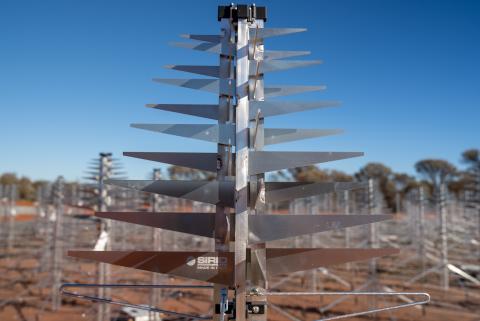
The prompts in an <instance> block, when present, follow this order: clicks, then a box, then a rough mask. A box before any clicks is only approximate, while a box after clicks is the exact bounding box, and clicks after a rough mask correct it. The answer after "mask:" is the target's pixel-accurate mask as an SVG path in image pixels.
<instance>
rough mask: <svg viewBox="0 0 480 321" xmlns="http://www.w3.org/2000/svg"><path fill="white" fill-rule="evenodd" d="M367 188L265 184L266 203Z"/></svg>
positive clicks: (361, 185) (338, 184)
mask: <svg viewBox="0 0 480 321" xmlns="http://www.w3.org/2000/svg"><path fill="white" fill-rule="evenodd" d="M365 187H366V183H365V182H265V202H266V203H277V202H282V201H290V200H294V199H297V198H304V197H310V196H315V195H321V194H327V193H335V192H343V191H347V190H354V189H359V188H365Z"/></svg>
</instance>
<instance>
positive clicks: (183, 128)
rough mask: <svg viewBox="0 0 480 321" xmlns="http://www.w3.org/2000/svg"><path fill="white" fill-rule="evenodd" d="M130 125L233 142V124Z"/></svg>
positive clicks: (214, 141) (184, 135) (224, 143)
mask: <svg viewBox="0 0 480 321" xmlns="http://www.w3.org/2000/svg"><path fill="white" fill-rule="evenodd" d="M130 126H131V127H134V128H140V129H145V130H149V131H154V132H158V133H163V134H169V135H175V136H180V137H186V138H193V139H198V140H203V141H207V142H213V143H220V144H223V145H234V144H235V125H232V124H216V125H207V124H131V125H130Z"/></svg>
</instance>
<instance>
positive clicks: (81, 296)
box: [59, 283, 213, 320]
mask: <svg viewBox="0 0 480 321" xmlns="http://www.w3.org/2000/svg"><path fill="white" fill-rule="evenodd" d="M68 288H94V289H96V288H134V289H213V286H210V285H170V284H85V283H65V284H62V286H61V287H60V289H59V291H60V293H61V294H62V295H65V296H70V297H75V298H79V299H84V300H89V301H93V302H99V303H108V304H113V305H118V306H124V307H129V308H135V309H139V310H145V311H149V312H158V313H165V314H171V315H176V316H179V317H186V318H190V319H195V320H211V319H212V317H211V316H206V317H205V316H199V315H193V314H187V313H181V312H175V311H171V310H165V309H160V308H157V307H152V306H147V305H140V304H133V303H129V302H125V301H115V300H112V299H110V298H102V297H97V296H93V295H86V294H79V293H77V292H71V291H67V290H66V289H68Z"/></svg>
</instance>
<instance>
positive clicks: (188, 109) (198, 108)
mask: <svg viewBox="0 0 480 321" xmlns="http://www.w3.org/2000/svg"><path fill="white" fill-rule="evenodd" d="M147 107H150V108H155V109H160V110H166V111H170V112H174V113H180V114H185V115H191V116H197V117H202V118H207V119H213V120H218V105H209V104H203V105H202V104H148V105H147Z"/></svg>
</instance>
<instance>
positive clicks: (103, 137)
mask: <svg viewBox="0 0 480 321" xmlns="http://www.w3.org/2000/svg"><path fill="white" fill-rule="evenodd" d="M256 3H257V5H266V6H267V7H268V18H269V20H268V22H267V26H269V27H306V28H308V32H306V33H303V34H298V35H292V36H286V37H282V38H277V39H272V40H268V42H267V43H266V48H270V49H289V50H311V51H312V55H311V56H310V58H311V59H322V60H324V62H325V63H324V64H322V65H318V66H315V67H313V68H308V69H298V70H294V71H287V72H282V73H274V74H268V75H267V76H266V81H267V83H270V84H311V85H314V84H326V85H327V86H328V89H327V91H326V92H318V93H310V94H308V95H298V96H292V97H289V98H288V99H295V100H331V99H336V100H341V101H342V106H341V107H340V108H331V109H325V110H317V111H310V112H305V113H298V114H291V115H288V116H279V117H272V118H268V119H267V121H266V123H267V126H269V127H299V128H343V129H345V133H344V134H343V135H340V136H335V137H327V138H321V139H310V140H305V141H301V142H297V143H289V144H282V145H276V146H275V147H274V148H273V147H272V148H270V149H271V150H316V151H364V152H365V154H366V156H365V157H363V158H354V159H351V160H345V161H338V162H334V163H330V164H326V165H325V166H322V167H324V168H335V169H340V170H344V171H347V172H354V171H356V170H358V168H360V167H361V166H363V165H364V164H366V163H367V162H370V161H379V162H383V163H385V164H386V165H388V166H390V167H392V168H393V169H394V170H396V171H401V172H408V173H414V170H413V165H414V163H415V162H416V161H417V160H419V159H422V158H443V159H447V160H449V161H451V162H453V163H455V164H457V165H458V164H459V158H460V153H461V151H463V150H465V149H467V148H479V147H480V146H479V145H480V143H479V141H480V129H479V127H480V111H479V107H480V106H479V103H480V81H479V75H480V62H479V61H480V2H478V1H404V0H403V1H397V0H389V1H376V0H375V1H374V0H365V1H358V0H336V1H257V2H256ZM218 4H224V3H223V2H219V1H185V0H183V1H168V2H167V1H165V2H163V1H121V0H116V1H93V0H91V1H87V0H82V1H63V0H61V1H60V0H59V1H53V0H47V1H33V0H32V1H22V0H11V1H10V0H2V1H1V3H0V119H1V126H0V137H1V138H0V151H1V152H0V172H6V171H13V172H16V173H18V174H20V175H28V176H30V177H32V178H34V179H40V178H44V179H51V178H54V177H55V176H57V175H59V174H63V175H64V176H65V177H66V178H67V179H78V178H80V177H82V176H83V174H82V172H83V171H84V169H85V168H86V166H87V162H88V161H89V159H91V158H93V157H95V156H96V155H97V154H98V152H100V151H111V152H113V153H114V154H115V155H117V156H118V158H121V160H122V163H123V164H124V166H125V168H126V170H127V171H128V173H129V176H130V177H131V178H138V179H144V178H145V177H147V175H148V174H149V173H150V171H151V170H152V168H154V167H156V166H158V165H157V164H155V163H152V162H148V161H142V160H136V159H130V158H127V157H123V156H121V153H122V152H123V151H214V150H215V146H214V145H212V144H208V143H200V142H198V141H195V140H188V139H183V138H176V137H172V136H168V135H160V134H155V133H150V132H147V131H142V130H139V129H134V128H130V127H129V124H130V123H134V122H150V123H208V121H206V120H204V119H201V118H195V117H188V116H182V115H179V114H178V115H177V114H174V113H169V112H162V111H158V110H150V109H148V108H146V107H144V105H145V104H147V103H180V102H185V103H208V102H211V103H215V102H216V100H217V98H216V97H215V95H210V94H206V93H201V92H196V91H192V90H188V89H177V88H173V87H170V86H166V85H160V84H156V83H153V82H152V81H151V78H154V77H178V78H183V77H184V78H187V77H191V75H189V74H186V73H181V72H173V71H170V70H166V69H164V68H163V66H164V65H167V64H215V63H217V59H218V58H217V57H215V56H214V55H210V54H207V53H199V52H191V51H189V50H187V49H181V48H174V47H170V46H169V45H168V43H169V42H172V41H178V40H181V39H179V38H178V35H179V34H182V33H189V32H195V33H218V30H219V24H218V22H217V20H216V10H217V5H218ZM305 59H308V58H305ZM285 99H287V98H285Z"/></svg>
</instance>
